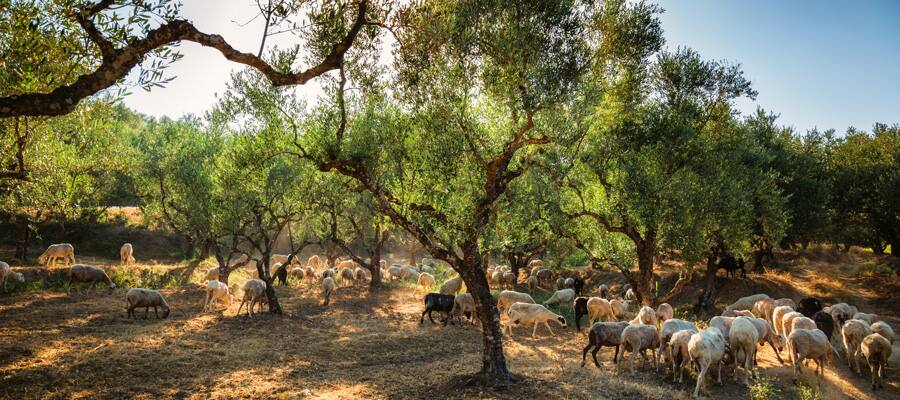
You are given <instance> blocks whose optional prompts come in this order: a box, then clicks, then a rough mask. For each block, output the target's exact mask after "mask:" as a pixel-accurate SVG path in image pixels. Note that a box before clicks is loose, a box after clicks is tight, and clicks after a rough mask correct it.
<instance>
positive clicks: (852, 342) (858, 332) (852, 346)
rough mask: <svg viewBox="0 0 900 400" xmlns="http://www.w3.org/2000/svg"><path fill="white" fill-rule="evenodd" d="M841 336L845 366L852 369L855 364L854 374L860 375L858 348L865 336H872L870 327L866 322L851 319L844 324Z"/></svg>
mask: <svg viewBox="0 0 900 400" xmlns="http://www.w3.org/2000/svg"><path fill="white" fill-rule="evenodd" d="M832 312H834V310H833V309H832ZM841 334H842V336H843V337H844V349H845V350H846V351H847V366H848V367H850V368H851V369H853V365H852V364H854V363H855V364H856V373H857V374H860V373H861V372H860V369H859V346H860V344H861V343H862V341H863V339H865V337H866V336H869V335H870V334H872V327H870V326H869V324H867V323H866V321H862V320H858V319H851V320H849V321H847V322H845V323H844V326H843V328H841Z"/></svg>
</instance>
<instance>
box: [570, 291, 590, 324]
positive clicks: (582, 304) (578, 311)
mask: <svg viewBox="0 0 900 400" xmlns="http://www.w3.org/2000/svg"><path fill="white" fill-rule="evenodd" d="M587 302H588V298H587V297H576V298H575V307H573V308H575V329H576V330H578V331H579V332H581V317H583V316H585V315H588V308H587Z"/></svg>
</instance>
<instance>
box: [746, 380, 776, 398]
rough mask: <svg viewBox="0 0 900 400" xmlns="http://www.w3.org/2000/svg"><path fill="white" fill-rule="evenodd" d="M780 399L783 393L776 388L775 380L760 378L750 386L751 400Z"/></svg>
mask: <svg viewBox="0 0 900 400" xmlns="http://www.w3.org/2000/svg"><path fill="white" fill-rule="evenodd" d="M781 398H783V393H782V391H781V389H779V388H778V385H777V382H776V381H775V378H772V377H768V376H760V377H758V378H757V379H756V380H755V381H754V382H753V384H751V385H750V399H751V400H774V399H781Z"/></svg>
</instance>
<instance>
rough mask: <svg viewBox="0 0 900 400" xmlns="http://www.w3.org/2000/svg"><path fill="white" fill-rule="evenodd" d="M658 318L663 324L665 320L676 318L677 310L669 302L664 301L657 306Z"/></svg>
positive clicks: (659, 322) (658, 321)
mask: <svg viewBox="0 0 900 400" xmlns="http://www.w3.org/2000/svg"><path fill="white" fill-rule="evenodd" d="M656 318H657V323H658V324H660V325H661V324H662V323H663V322H666V321H668V320H670V319H672V318H675V310H674V309H672V306H671V305H670V304H669V303H662V304H660V305H658V306H656Z"/></svg>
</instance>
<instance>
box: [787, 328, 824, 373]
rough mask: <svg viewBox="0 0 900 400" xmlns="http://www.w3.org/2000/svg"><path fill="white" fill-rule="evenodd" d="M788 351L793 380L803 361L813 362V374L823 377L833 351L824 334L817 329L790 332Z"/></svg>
mask: <svg viewBox="0 0 900 400" xmlns="http://www.w3.org/2000/svg"><path fill="white" fill-rule="evenodd" d="M788 349H789V350H790V352H791V363H792V364H794V377H795V378H797V377H799V376H800V367H801V365H802V364H803V360H805V359H812V360H815V362H816V371H815V372H817V373H818V374H819V375H823V374H824V373H825V363H827V362H830V361H831V352H833V351H834V349H833V348H832V347H831V344H830V343H829V342H828V338H827V337H825V333H824V332H822V331H820V330H818V329H797V330H795V331H793V332H791V335H790V336H788Z"/></svg>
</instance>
